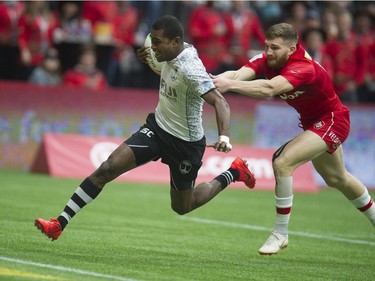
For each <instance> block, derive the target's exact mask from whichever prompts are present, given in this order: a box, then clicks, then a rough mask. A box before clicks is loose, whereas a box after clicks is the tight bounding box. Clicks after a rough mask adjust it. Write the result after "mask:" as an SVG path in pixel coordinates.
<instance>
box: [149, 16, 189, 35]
mask: <svg viewBox="0 0 375 281" xmlns="http://www.w3.org/2000/svg"><path fill="white" fill-rule="evenodd" d="M152 29H155V30H161V29H163V30H164V36H165V37H167V38H168V39H174V38H176V37H180V38H181V40H182V41H183V40H184V28H183V27H182V24H181V22H180V21H179V20H178V19H177V18H176V17H174V16H170V15H166V16H162V17H160V18H158V19H157V20H156V21H155V22H154V24H153V25H152Z"/></svg>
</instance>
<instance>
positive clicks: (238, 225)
mask: <svg viewBox="0 0 375 281" xmlns="http://www.w3.org/2000/svg"><path fill="white" fill-rule="evenodd" d="M179 218H181V219H183V220H187V221H193V222H198V223H205V224H212V225H222V226H228V227H234V228H244V229H251V230H257V231H267V232H271V231H272V229H270V228H266V227H263V226H257V225H251V224H242V223H235V222H227V221H217V220H210V219H201V218H194V217H183V216H181V217H179ZM289 234H291V235H296V236H302V237H309V238H316V239H321V240H330V241H339V242H345V243H352V244H363V245H370V246H375V242H371V241H366V240H357V239H349V238H342V237H335V236H330V235H322V234H314V233H308V232H301V231H289Z"/></svg>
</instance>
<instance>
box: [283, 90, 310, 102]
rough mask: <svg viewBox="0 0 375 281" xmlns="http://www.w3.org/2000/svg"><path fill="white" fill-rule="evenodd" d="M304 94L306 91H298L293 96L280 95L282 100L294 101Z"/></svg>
mask: <svg viewBox="0 0 375 281" xmlns="http://www.w3.org/2000/svg"><path fill="white" fill-rule="evenodd" d="M303 93H305V91H296V92H294V93H292V94H282V95H280V98H282V99H283V100H294V99H295V98H297V97H299V96H300V95H302V94H303Z"/></svg>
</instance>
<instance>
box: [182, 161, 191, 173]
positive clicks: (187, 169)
mask: <svg viewBox="0 0 375 281" xmlns="http://www.w3.org/2000/svg"><path fill="white" fill-rule="evenodd" d="M191 167H192V165H191V163H190V161H189V160H182V161H181V163H180V172H181V174H183V175H186V174H188V173H189V172H190V170H191Z"/></svg>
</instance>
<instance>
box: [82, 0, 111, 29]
mask: <svg viewBox="0 0 375 281" xmlns="http://www.w3.org/2000/svg"><path fill="white" fill-rule="evenodd" d="M116 11H117V5H116V3H115V1H90V0H86V1H84V2H83V4H82V18H84V19H87V20H89V21H90V23H91V27H92V28H91V30H93V32H94V34H95V33H100V32H101V31H100V30H98V28H99V25H100V24H103V23H105V24H108V25H109V26H107V27H108V28H109V29H110V30H109V32H112V31H113V26H112V25H111V22H112V19H113V18H114V16H115V14H116Z"/></svg>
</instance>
